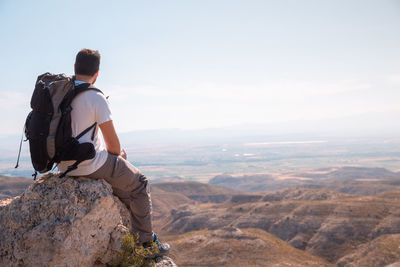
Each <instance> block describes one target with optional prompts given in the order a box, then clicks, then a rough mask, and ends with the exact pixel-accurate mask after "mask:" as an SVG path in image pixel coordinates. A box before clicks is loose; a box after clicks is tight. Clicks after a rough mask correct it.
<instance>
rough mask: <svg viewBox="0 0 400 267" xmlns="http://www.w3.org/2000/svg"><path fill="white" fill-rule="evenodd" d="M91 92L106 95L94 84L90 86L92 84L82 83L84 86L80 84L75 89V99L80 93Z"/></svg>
mask: <svg viewBox="0 0 400 267" xmlns="http://www.w3.org/2000/svg"><path fill="white" fill-rule="evenodd" d="M89 90H94V91H97V92H99V93H101V94H103V95H104V93H103V92H102V91H101V90H100V89H98V88H97V87H95V86H94V85H93V84H90V83H82V84H79V85H77V86H75V89H74V98H75V97H76V96H77V95H79V94H80V93H83V92H85V91H89Z"/></svg>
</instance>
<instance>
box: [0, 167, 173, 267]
mask: <svg viewBox="0 0 400 267" xmlns="http://www.w3.org/2000/svg"><path fill="white" fill-rule="evenodd" d="M130 225H131V216H130V213H129V211H128V210H127V208H126V207H125V205H124V204H123V203H122V202H121V201H120V200H119V199H118V198H117V197H115V196H113V194H112V189H111V186H110V185H109V184H108V183H107V182H105V181H104V180H98V181H93V180H90V179H85V178H77V179H73V178H68V177H67V178H58V176H57V175H54V174H47V175H44V176H42V177H41V178H40V179H39V180H38V181H37V182H35V183H34V184H32V185H31V186H29V188H28V189H27V190H26V191H25V192H24V193H23V194H22V195H21V196H18V197H15V198H13V199H8V200H3V201H0V240H1V242H0V266H52V267H53V266H68V267H70V266H99V267H100V266H107V264H110V263H111V262H113V261H114V260H115V257H116V255H118V253H117V252H118V251H119V250H120V246H121V245H120V244H121V242H120V241H121V239H122V236H123V235H124V234H125V233H128V232H129V231H130V230H131V229H130ZM155 266H158V267H160V266H176V265H175V264H174V263H173V261H172V260H171V259H170V258H167V257H164V258H159V259H157V263H156V265H155Z"/></svg>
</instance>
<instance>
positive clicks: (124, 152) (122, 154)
mask: <svg viewBox="0 0 400 267" xmlns="http://www.w3.org/2000/svg"><path fill="white" fill-rule="evenodd" d="M119 155H120V156H121V157H122V158H123V159H125V160H126V158H127V156H126V151H125V149H122V150H121V153H120V154H119Z"/></svg>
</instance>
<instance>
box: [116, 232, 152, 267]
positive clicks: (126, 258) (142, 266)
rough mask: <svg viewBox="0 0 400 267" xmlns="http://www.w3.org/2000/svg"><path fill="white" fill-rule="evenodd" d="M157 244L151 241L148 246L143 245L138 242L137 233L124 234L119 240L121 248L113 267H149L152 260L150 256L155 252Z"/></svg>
mask: <svg viewBox="0 0 400 267" xmlns="http://www.w3.org/2000/svg"><path fill="white" fill-rule="evenodd" d="M157 250H158V248H157V246H156V245H155V244H154V243H153V245H152V246H150V247H147V248H145V247H143V245H142V244H141V243H140V242H139V235H138V234H135V235H131V234H125V235H124V236H123V238H122V242H121V250H120V251H119V253H118V257H117V259H116V260H115V261H114V262H113V264H112V266H113V267H151V266H154V265H155V264H154V261H153V260H151V259H150V256H151V255H153V254H155V253H157Z"/></svg>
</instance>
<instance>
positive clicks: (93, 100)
mask: <svg viewBox="0 0 400 267" xmlns="http://www.w3.org/2000/svg"><path fill="white" fill-rule="evenodd" d="M80 83H82V82H80V81H76V83H75V84H80ZM71 107H72V111H71V128H72V136H77V135H78V134H80V133H81V132H82V131H83V130H85V129H86V128H88V127H89V126H90V125H92V124H93V123H95V122H97V126H96V129H95V131H96V133H95V135H94V139H93V141H92V139H91V137H92V132H93V130H90V131H89V132H87V133H86V134H85V135H83V136H82V137H81V138H80V139H79V140H78V141H79V143H85V142H90V143H92V144H93V145H94V148H95V150H96V155H95V157H94V158H93V159H89V160H85V161H83V162H81V163H80V164H79V165H78V168H77V169H76V170H73V171H70V172H69V173H68V175H71V176H79V175H88V174H91V173H93V172H95V171H97V170H98V169H99V168H100V167H101V166H103V164H104V163H105V162H106V159H107V156H108V152H107V150H106V149H105V148H104V145H103V143H102V141H101V138H100V134H99V126H98V125H99V124H102V123H104V122H107V121H110V120H112V118H111V110H110V107H109V106H108V102H107V99H106V98H105V97H104V95H103V94H102V93H100V92H97V91H95V90H88V91H85V92H83V93H80V94H79V95H77V96H76V97H75V98H74V100H72V103H71ZM74 163H75V161H61V162H60V163H59V164H58V170H59V171H61V172H64V171H66V170H67V168H68V166H70V165H72V164H74Z"/></svg>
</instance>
